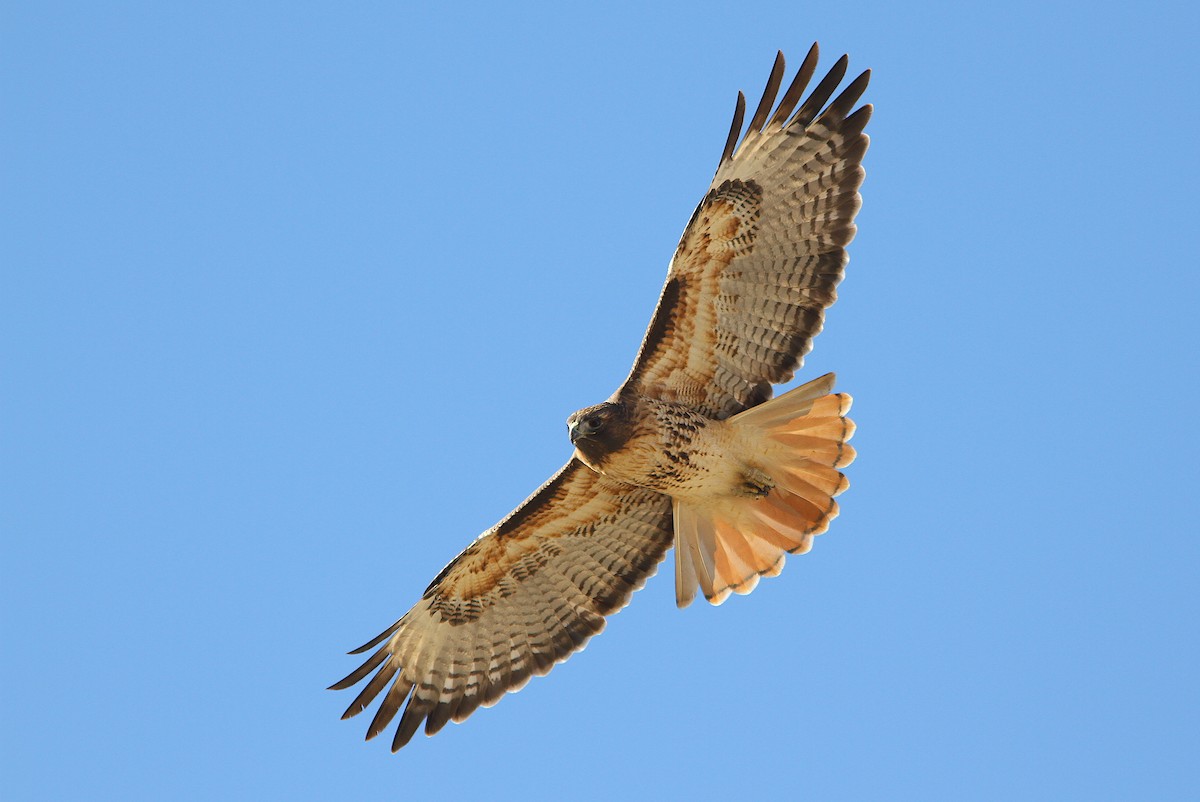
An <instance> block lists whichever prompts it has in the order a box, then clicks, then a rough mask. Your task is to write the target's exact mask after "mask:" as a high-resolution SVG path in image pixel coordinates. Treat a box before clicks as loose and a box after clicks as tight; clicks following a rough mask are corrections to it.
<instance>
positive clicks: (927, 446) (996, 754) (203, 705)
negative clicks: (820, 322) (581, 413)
mask: <svg viewBox="0 0 1200 802" xmlns="http://www.w3.org/2000/svg"><path fill="white" fill-rule="evenodd" d="M434 5H435V4H429V6H426V5H424V4H423V5H421V6H416V5H408V6H405V5H404V4H399V3H371V4H366V3H359V4H325V5H320V4H312V3H274V4H266V3H253V4H247V3H241V2H239V3H205V4H200V3H194V4H164V3H148V2H147V3H106V4H100V3H90V4H85V3H78V4H61V5H60V4H57V3H49V2H43V3H24V4H21V3H9V4H6V5H5V7H4V10H3V11H2V12H0V24H2V37H3V46H2V47H0V67H2V75H3V98H2V106H3V112H2V116H3V122H2V126H3V159H2V167H0V170H2V178H3V192H2V193H0V203H2V204H3V215H2V219H0V226H2V227H3V237H2V241H0V248H2V252H0V262H2V266H0V269H2V270H3V284H2V285H0V351H2V353H0V356H2V360H3V361H2V364H0V371H2V373H0V392H2V399H0V400H2V405H3V406H2V417H0V426H2V437H3V441H2V443H0V445H2V449H3V455H2V463H0V468H2V470H3V498H2V499H0V526H2V534H3V554H2V559H0V572H2V576H0V600H2V603H3V635H2V640H0V648H2V649H3V678H2V679H3V682H2V686H3V687H2V690H0V695H2V705H3V709H2V710H0V722H2V723H0V728H2V730H0V732H2V739H3V741H2V743H0V796H3V797H4V798H5V799H13V800H17V799H20V800H27V799H29V800H32V799H271V798H277V799H282V798H288V799H334V798H362V797H366V796H368V795H369V796H371V797H372V798H382V799H411V798H435V797H436V798H447V799H472V798H483V797H484V796H485V795H486V796H488V797H490V798H498V799H508V798H522V799H530V798H534V799H536V798H547V799H552V798H568V797H569V798H574V799H597V800H601V799H619V798H642V797H645V798H650V797H656V798H660V799H685V798H687V799H729V798H761V799H770V798H783V797H784V795H785V794H786V795H787V796H788V797H793V796H794V797H796V798H805V799H813V800H843V799H844V800H868V799H889V800H907V799H912V800H929V799H997V800H1012V799H1055V800H1061V799H1088V800H1092V799H1099V798H1105V799H1130V800H1133V799H1137V800H1145V799H1183V798H1185V797H1188V796H1189V795H1190V794H1194V793H1195V791H1196V788H1197V787H1198V786H1200V768H1198V766H1200V764H1198V762H1197V757H1196V755H1197V746H1198V740H1200V735H1198V733H1200V698H1198V690H1197V688H1198V683H1197V677H1198V672H1200V664H1198V663H1200V661H1198V660H1197V646H1198V641H1200V638H1198V635H1200V627H1198V625H1197V621H1198V616H1197V614H1198V612H1200V609H1198V608H1200V604H1198V598H1200V592H1198V590H1197V583H1198V581H1200V580H1198V570H1197V568H1198V566H1200V525H1198V523H1197V521H1198V518H1200V509H1198V503H1197V478H1198V471H1197V468H1196V464H1197V462H1196V461H1197V456H1196V452H1197V449H1198V447H1200V442H1198V437H1197V424H1196V415H1197V409H1198V408H1200V392H1198V389H1197V381H1198V380H1197V357H1196V351H1197V346H1198V345H1200V336H1198V334H1200V332H1198V326H1197V322H1196V316H1197V309H1198V306H1200V281H1198V279H1197V269H1198V265H1197V251H1198V247H1197V246H1198V241H1197V240H1198V238H1197V223H1196V218H1197V203H1196V191H1197V183H1198V180H1200V171H1198V169H1197V164H1198V160H1197V144H1196V138H1197V123H1198V122H1200V119H1198V112H1197V109H1198V107H1200V103H1198V98H1197V92H1196V87H1195V77H1196V74H1197V71H1198V69H1200V63H1198V62H1197V58H1196V56H1195V52H1196V41H1197V38H1198V36H1200V26H1198V25H1197V17H1196V12H1195V11H1194V10H1193V6H1192V5H1191V4H1184V3H1162V4H1156V5H1143V6H1140V7H1138V9H1137V10H1131V9H1124V8H1122V7H1120V6H1118V5H1115V4H1105V3H1082V2H1081V3H1043V2H1008V3H988V4H977V3H957V2H954V3H950V2H947V3H922V2H918V3H916V4H913V3H874V2H855V3H841V4H833V3H821V4H803V3H794V2H793V3H776V4H771V3H744V4H730V3H687V4H679V5H676V6H671V5H668V4H662V5H659V6H656V7H654V8H649V9H647V8H642V7H641V6H640V4H639V5H620V4H613V5H604V6H600V5H595V6H587V7H585V6H583V5H579V6H578V7H571V8H568V7H566V6H565V5H564V4H561V3H553V4H549V3H548V4H545V5H528V4H517V5H515V6H510V5H509V4H488V5H487V6H484V5H482V4H480V5H477V6H472V5H458V6H451V5H442V6H439V7H437V8H434V7H433V6H434ZM1122 5H1123V4H1122ZM499 9H503V10H499ZM814 39H817V40H819V41H820V42H821V45H822V47H823V52H824V54H825V57H824V59H823V62H822V63H823V65H828V64H829V63H831V62H832V60H833V59H834V58H836V56H837V55H839V54H840V53H842V52H843V51H846V52H849V53H850V54H851V66H852V69H854V70H857V69H860V68H865V67H872V68H874V70H875V77H874V79H873V82H872V85H871V87H870V89H869V90H868V93H867V97H866V99H867V100H869V101H870V102H873V103H874V104H876V116H875V119H874V120H873V121H872V123H871V125H870V127H869V129H868V130H869V133H871V135H872V138H873V144H872V146H871V150H870V152H869V154H868V156H867V182H866V185H865V187H864V190H863V194H864V198H865V205H864V207H863V211H862V214H861V216H860V217H859V224H860V233H859V236H858V239H857V240H856V241H855V242H854V245H853V247H852V249H851V255H852V259H851V264H850V266H849V270H848V275H847V279H846V281H845V283H844V284H843V285H842V292H841V300H840V301H839V302H838V304H837V305H836V306H835V307H834V308H833V310H832V311H831V314H830V315H829V320H828V325H827V326H826V330H825V333H824V334H823V335H822V336H821V337H820V338H819V339H818V340H817V343H816V350H815V351H814V353H813V355H812V357H811V358H810V359H809V362H808V365H807V367H806V368H805V370H804V371H803V372H802V373H801V378H811V377H814V376H817V375H819V374H820V373H823V372H825V371H829V370H836V371H837V372H838V374H839V386H840V387H841V388H842V389H844V390H846V391H848V392H850V393H852V394H853V395H854V396H855V398H856V404H855V407H854V413H855V414H854V417H855V419H856V420H857V422H858V424H859V433H858V436H857V438H856V440H855V445H856V446H857V447H858V449H859V453H860V457H859V459H858V461H857V462H856V463H855V464H854V465H853V466H852V468H851V469H850V471H849V473H850V476H851V479H852V482H853V487H852V488H851V490H850V491H849V492H848V493H847V495H845V496H844V497H843V502H844V503H843V514H842V517H841V518H840V519H839V520H838V521H837V522H836V523H835V525H834V526H833V528H832V529H831V531H830V532H829V533H828V534H826V535H824V536H823V537H822V538H820V540H819V541H818V542H817V545H816V548H815V549H814V550H813V552H812V553H811V554H809V555H807V556H805V557H798V558H793V559H792V560H790V561H789V562H788V566H787V569H786V570H785V571H784V574H783V575H782V576H781V577H780V578H777V579H773V580H768V581H764V582H763V583H762V584H761V585H760V586H759V588H758V589H757V590H756V591H755V592H754V594H753V595H752V596H749V597H747V598H741V597H735V598H733V599H732V600H731V601H729V602H728V603H727V604H725V605H724V606H723V607H720V608H711V607H709V606H708V605H705V604H702V603H701V604H696V605H694V606H693V607H691V608H689V609H687V610H685V611H682V612H680V611H678V610H676V609H675V606H674V603H673V586H672V582H671V579H670V574H671V570H672V569H671V567H670V566H671V563H670V562H667V563H665V564H664V566H663V570H662V571H661V572H660V575H659V576H658V577H657V578H655V579H652V580H651V581H650V583H649V584H648V586H647V588H646V589H645V590H643V591H642V592H640V593H639V594H638V595H637V596H635V597H634V602H633V604H632V605H631V606H630V607H629V608H627V609H626V610H625V611H624V612H622V613H621V614H620V615H618V616H616V617H615V618H613V619H611V620H610V625H609V628H608V631H607V632H606V633H605V634H603V635H602V636H600V637H598V638H597V639H595V640H593V641H592V642H591V644H590V645H589V647H588V648H587V650H586V652H584V653H583V654H580V655H577V656H575V657H574V658H572V659H571V660H570V661H569V662H568V663H566V664H564V665H562V666H559V667H558V668H556V669H555V671H554V672H553V673H552V674H551V675H550V676H549V677H546V678H542V679H535V680H534V681H532V682H531V683H530V685H529V686H528V687H526V689H525V690H524V691H522V692H521V693H519V694H516V695H514V696H509V697H507V698H505V699H504V700H503V701H502V702H501V703H500V704H499V705H498V706H497V707H495V708H493V709H491V710H483V711H480V712H478V713H476V714H475V715H474V716H473V717H472V718H471V719H470V720H469V721H468V722H466V723H465V724H463V725H460V726H451V727H448V728H447V729H446V730H444V731H443V732H442V733H441V734H439V735H438V736H437V737H436V738H433V739H425V738H424V737H423V736H418V738H417V739H416V740H414V742H413V744H412V745H410V746H409V747H408V748H406V749H405V750H404V751H402V752H401V753H400V754H398V755H394V756H393V755H391V754H390V753H389V751H388V748H387V747H388V744H387V743H386V740H387V739H380V740H379V741H375V742H371V743H369V744H364V743H363V742H362V737H363V734H364V731H365V727H366V723H367V721H366V719H356V720H354V721H352V722H348V723H343V722H339V721H338V717H339V716H340V714H341V712H342V710H343V709H344V708H345V706H346V705H347V704H348V703H349V702H350V699H351V695H350V694H348V693H346V692H341V693H334V692H330V691H326V690H324V688H325V686H326V685H328V684H330V683H331V682H333V681H334V680H337V679H339V678H340V677H342V676H343V675H344V674H346V673H347V672H349V671H350V670H351V669H352V668H354V667H355V666H356V665H357V660H356V659H355V658H351V657H347V656H345V655H344V654H343V653H344V652H345V651H346V650H347V649H349V648H352V647H355V646H357V645H359V644H360V643H362V642H364V641H365V640H367V639H368V638H370V637H372V636H374V635H375V634H376V633H378V632H379V631H380V630H382V629H383V628H384V627H386V626H387V625H388V624H390V623H391V622H392V621H393V620H395V619H396V618H397V617H399V616H400V615H401V614H402V613H403V612H404V611H405V610H407V609H408V607H409V606H410V605H411V604H412V603H413V602H414V601H415V600H416V599H417V598H418V597H419V595H420V593H421V591H422V590H423V589H424V587H425V585H426V584H427V582H428V581H429V580H430V579H431V578H432V577H433V576H434V574H435V573H436V572H437V571H438V570H439V569H440V568H441V567H442V566H443V565H444V564H445V563H446V562H447V561H448V560H449V559H450V558H451V557H453V556H454V555H455V554H456V553H458V551H459V550H461V549H462V548H463V547H464V546H465V545H466V544H467V543H468V542H469V541H470V540H471V539H472V538H474V537H475V535H476V534H478V533H479V532H480V531H482V530H484V529H485V528H487V527H488V526H490V525H491V524H492V523H494V522H495V521H496V520H498V519H499V518H500V517H501V516H503V515H504V514H505V513H507V512H508V511H509V510H510V509H511V508H512V507H514V506H515V505H516V504H517V503H519V502H520V501H521V500H522V499H523V498H525V497H526V495H528V494H529V493H530V492H531V491H533V490H534V489H535V488H536V487H537V486H538V485H539V484H541V482H542V481H544V480H545V479H546V478H547V477H548V476H549V475H550V474H551V473H552V472H553V471H554V470H556V469H557V468H558V467H559V466H560V465H561V464H562V463H563V462H564V461H565V460H566V458H567V456H568V455H569V452H570V449H569V445H568V443H567V440H566V432H565V427H564V425H563V421H564V419H565V418H566V416H567V414H568V413H570V412H571V411H573V410H575V409H576V408H578V407H581V406H585V405H587V404H591V403H595V402H596V401H598V400H601V399H603V398H604V397H606V396H607V395H608V394H609V393H610V392H611V391H612V390H613V389H614V388H615V387H616V385H617V384H618V383H619V382H620V381H621V380H622V379H623V378H624V376H625V373H626V371H627V370H628V368H629V365H630V364H631V362H632V360H633V357H634V352H635V350H636V347H637V344H638V342H639V340H640V338H641V336H642V333H643V331H644V327H645V325H646V323H647V322H648V321H649V318H650V312H651V309H652V308H653V305H654V302H655V299H656V297H657V293H658V290H659V288H660V286H661V283H662V280H663V276H664V273H665V269H666V264H667V260H668V258H669V256H670V255H671V253H672V250H673V248H674V246H675V243H676V240H677V238H678V236H679V234H680V232H681V230H682V227H683V225H684V223H685V222H686V221H687V219H688V217H689V215H690V213H691V210H692V208H693V206H694V204H695V203H696V201H698V200H699V198H700V196H701V194H702V193H703V191H704V189H705V187H706V186H707V183H708V181H709V179H710V177H711V175H712V171H713V170H714V168H715V166H716V162H717V158H718V156H719V154H720V151H721V146H722V144H723V142H724V138H725V133H726V130H727V125H728V121H729V115H730V114H731V112H732V109H733V103H734V98H735V95H736V92H737V90H738V89H743V90H746V93H747V95H748V96H750V97H751V102H753V101H754V100H755V99H756V98H757V95H758V93H759V92H760V91H761V88H762V86H763V83H764V82H765V80H766V77H767V74H768V72H769V69H770V65H771V61H772V58H773V56H774V53H775V50H776V49H777V48H782V49H783V50H784V51H785V53H786V54H787V55H788V56H789V57H790V63H791V65H792V66H793V67H794V66H796V65H798V63H799V61H800V58H801V57H802V56H803V54H804V52H805V50H806V49H807V47H808V45H809V44H810V43H811V42H812V41H813V40H814ZM670 559H672V558H670V557H669V558H668V560H670Z"/></svg>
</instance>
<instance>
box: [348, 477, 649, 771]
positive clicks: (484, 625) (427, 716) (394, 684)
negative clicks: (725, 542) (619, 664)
mask: <svg viewBox="0 0 1200 802" xmlns="http://www.w3.org/2000/svg"><path fill="white" fill-rule="evenodd" d="M671 539H672V524H671V500H670V499H669V498H668V497H666V496H663V495H660V494H658V493H655V492H653V491H650V490H642V489H639V488H636V487H633V486H631V485H625V484H621V483H620V482H615V481H613V480H611V479H607V478H605V477H603V476H600V475H599V474H597V473H595V472H593V471H592V470H590V469H589V468H587V467H586V466H585V465H583V463H581V462H579V460H577V459H572V460H571V461H570V462H569V463H567V465H566V466H565V467H564V468H563V469H562V470H561V471H559V472H558V474H557V475H556V476H555V477H554V478H553V479H551V480H550V481H549V482H547V483H546V484H545V485H543V486H542V488H541V489H540V490H538V491H537V492H536V493H534V494H533V495H532V496H530V498H529V499H528V500H527V501H525V503H523V504H522V505H521V506H520V507H518V508H517V509H516V510H514V511H513V512H512V513H511V514H510V515H509V516H508V517H507V518H505V519H504V520H503V521H501V522H500V523H499V524H497V525H496V526H494V527H493V528H492V529H490V530H488V531H487V532H485V533H484V534H483V535H482V536H480V537H479V539H478V540H476V541H475V542H474V543H472V544H471V545H470V546H468V547H467V549H466V551H464V552H463V553H462V554H460V555H458V556H457V557H455V558H454V559H453V560H452V561H451V562H450V564H449V565H447V566H446V567H445V568H444V569H443V570H442V572H441V573H440V574H438V576H437V578H436V579H434V580H433V582H432V583H431V584H430V586H429V587H428V588H427V589H426V591H425V594H424V596H422V597H421V600H420V601H419V602H417V604H416V606H414V607H413V608H412V609H411V610H409V611H408V612H407V613H406V614H405V615H404V617H403V618H401V619H400V620H399V621H397V622H396V623H395V624H393V625H392V626H391V627H389V628H388V629H387V630H386V631H385V632H384V633H383V634H381V635H380V636H379V637H377V638H375V639H374V640H372V641H371V642H370V643H367V644H365V645H364V646H362V647H360V648H358V649H355V650H354V651H353V652H351V654H359V653H361V652H365V651H367V650H369V649H371V648H373V647H375V646H379V648H378V650H377V651H375V653H374V654H372V655H371V657H370V658H368V659H367V661H366V662H365V663H363V664H362V666H360V667H359V668H358V669H357V670H355V671H354V672H352V673H351V674H350V675H349V676H347V677H346V678H345V679H343V680H342V681H341V682H338V683H336V684H335V685H333V686H332V688H333V689H335V690H341V689H343V688H349V687H350V686H352V685H355V684H356V683H358V682H359V681H361V680H362V679H364V678H365V677H366V676H367V675H369V674H371V672H375V676H374V677H372V678H371V681H370V682H368V683H367V685H366V687H364V688H363V690H362V692H361V693H359V695H358V698H356V699H355V700H354V701H353V702H351V704H350V707H349V708H348V709H347V710H346V713H345V715H344V716H343V718H349V717H351V716H355V715H358V714H359V713H361V712H362V711H363V710H364V709H365V708H366V707H367V705H369V704H371V702H372V701H373V700H374V699H375V698H376V697H377V696H380V695H381V694H382V695H383V702H382V703H381V704H380V706H379V710H378V711H377V712H376V713H375V718H374V719H373V720H372V721H371V725H370V727H369V728H368V730H367V738H368V739H370V738H374V737H375V736H376V735H378V734H379V733H380V732H381V731H383V730H384V729H386V728H387V726H388V724H389V723H391V721H392V719H393V718H395V716H396V714H397V713H398V712H399V711H400V708H401V706H403V705H405V700H407V702H408V704H407V705H406V706H404V713H403V715H401V717H400V724H399V725H398V727H397V729H396V735H395V737H394V738H393V739H392V751H396V750H397V749H399V748H400V747H402V746H404V745H405V744H406V743H408V741H409V739H411V738H412V736H413V734H414V733H416V731H417V728H418V727H420V726H421V723H422V722H424V724H425V733H426V734H427V735H432V734H434V733H435V732H437V731H438V730H440V729H441V728H442V727H443V726H445V724H446V722H447V721H449V720H451V719H453V720H454V721H462V720H463V719H465V718H466V717H467V716H469V715H470V714H471V713H472V712H474V710H475V709H476V708H477V707H479V706H480V705H484V706H489V705H492V704H495V703H496V701H497V700H499V699H500V697H501V696H503V695H504V693H505V692H506V691H510V690H517V689H519V688H520V687H522V686H523V685H524V684H525V683H526V682H527V681H528V680H529V677H530V676H531V675H533V674H539V675H540V674H545V673H547V672H548V671H549V670H550V669H551V668H553V667H554V665H555V663H559V662H562V661H563V660H565V659H566V658H567V657H569V656H570V655H571V654H572V653H574V652H576V651H578V650H579V649H581V648H583V645H584V644H585V643H586V642H587V640H588V638H590V637H591V636H592V635H595V634H596V633H598V632H600V630H602V629H603V628H604V617H605V616H606V615H609V614H611V613H614V612H616V611H617V610H619V609H621V608H622V607H624V606H625V604H626V603H628V601H629V597H630V595H631V594H632V593H633V591H635V590H637V589H638V588H640V587H641V586H642V584H643V583H644V582H645V581H646V578H647V577H649V576H650V575H651V574H653V573H654V571H655V570H656V568H657V566H658V563H659V562H660V561H661V560H662V558H663V555H664V554H665V553H666V551H667V548H668V547H669V546H670V545H671ZM380 644H382V645H380ZM389 686H390V687H389ZM385 689H387V690H386V693H385V692H384V691H385Z"/></svg>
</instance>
